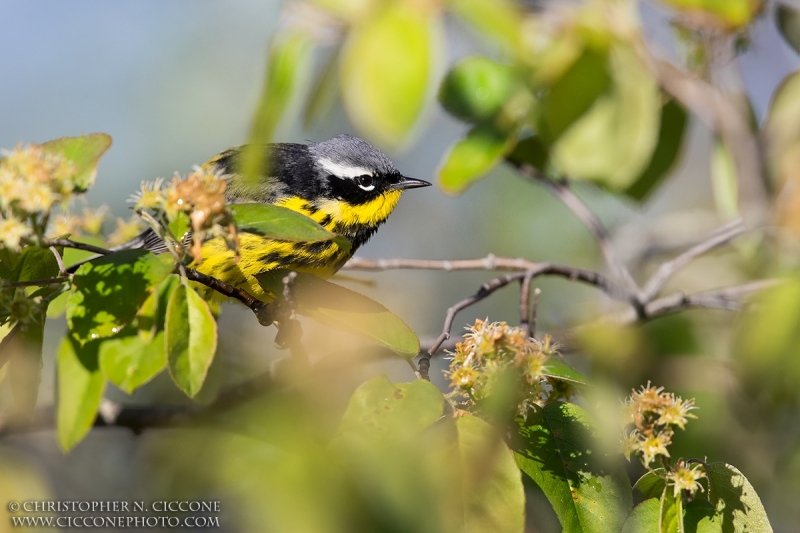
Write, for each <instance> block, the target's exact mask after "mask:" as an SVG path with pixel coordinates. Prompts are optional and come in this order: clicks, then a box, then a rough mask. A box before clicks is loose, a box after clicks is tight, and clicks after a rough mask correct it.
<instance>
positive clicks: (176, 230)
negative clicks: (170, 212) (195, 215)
mask: <svg viewBox="0 0 800 533" xmlns="http://www.w3.org/2000/svg"><path fill="white" fill-rule="evenodd" d="M191 227H192V226H191V221H190V220H189V215H187V214H186V213H183V212H180V213H178V214H176V215H175V218H174V219H172V220H170V222H169V230H170V231H171V232H172V235H173V236H174V237H175V238H176V239H177V240H178V241H179V242H182V241H183V238H184V237H185V236H186V233H188V232H189V230H190V229H191Z"/></svg>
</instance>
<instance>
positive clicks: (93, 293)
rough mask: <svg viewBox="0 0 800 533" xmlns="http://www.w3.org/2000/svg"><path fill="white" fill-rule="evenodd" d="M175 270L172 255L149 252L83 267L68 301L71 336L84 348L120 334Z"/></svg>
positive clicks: (122, 254) (121, 254)
mask: <svg viewBox="0 0 800 533" xmlns="http://www.w3.org/2000/svg"><path fill="white" fill-rule="evenodd" d="M173 268H174V266H173V262H172V257H171V256H170V255H169V254H162V255H154V254H152V253H150V252H148V251H145V250H123V251H121V252H117V253H114V254H111V255H107V256H104V257H100V258H98V259H95V260H94V261H90V262H89V263H86V264H84V265H81V266H80V267H79V268H78V270H77V271H76V272H75V277H74V278H73V284H74V287H73V289H72V292H71V294H70V296H69V300H68V301H67V323H68V324H69V328H70V333H71V334H72V335H73V337H75V338H76V339H77V340H78V341H80V342H81V344H84V343H86V342H88V341H90V340H92V339H99V338H104V337H109V336H111V335H114V334H116V333H118V332H119V331H120V330H121V329H122V327H123V326H125V325H126V324H128V323H129V322H130V321H131V320H133V318H134V316H136V311H137V310H138V309H139V307H140V306H141V305H142V303H143V302H144V300H145V299H146V298H147V296H148V295H149V291H150V290H152V287H154V286H155V285H157V284H158V283H160V282H161V280H163V279H164V278H165V277H166V276H167V275H169V273H170V272H171V271H172V269H173Z"/></svg>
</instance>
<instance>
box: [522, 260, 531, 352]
mask: <svg viewBox="0 0 800 533" xmlns="http://www.w3.org/2000/svg"><path fill="white" fill-rule="evenodd" d="M531 279H533V274H532V273H531V272H530V271H528V272H526V273H525V277H524V278H522V279H521V280H520V281H519V327H521V328H524V329H525V331H526V332H527V336H528V337H530V336H531V306H530V303H529V300H530V297H531Z"/></svg>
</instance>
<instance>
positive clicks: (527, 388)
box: [445, 320, 572, 416]
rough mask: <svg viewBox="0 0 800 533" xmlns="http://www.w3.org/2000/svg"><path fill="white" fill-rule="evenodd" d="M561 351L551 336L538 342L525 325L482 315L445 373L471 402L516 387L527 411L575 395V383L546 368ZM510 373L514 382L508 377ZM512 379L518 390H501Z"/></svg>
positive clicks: (517, 399)
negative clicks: (546, 372) (551, 375)
mask: <svg viewBox="0 0 800 533" xmlns="http://www.w3.org/2000/svg"><path fill="white" fill-rule="evenodd" d="M556 353H557V351H556V346H554V345H553V344H552V343H551V340H550V338H549V337H545V339H544V340H543V341H538V340H536V339H533V338H531V337H529V336H528V333H527V331H526V330H525V329H524V328H520V327H511V326H509V325H508V324H506V323H505V322H491V323H490V322H489V321H488V320H476V321H475V324H474V325H472V326H469V327H468V328H467V333H466V334H465V335H464V340H463V341H461V342H459V343H458V344H456V347H455V351H453V352H451V353H450V356H451V361H450V368H449V370H448V371H446V372H445V375H446V376H447V377H448V378H449V380H450V385H451V387H453V389H454V390H455V392H456V393H458V394H459V395H460V396H461V398H462V399H463V404H464V406H465V407H472V406H479V405H480V404H481V403H482V402H483V401H484V400H486V399H488V398H489V397H491V396H492V395H493V394H503V395H504V396H506V395H507V394H508V393H509V392H512V393H513V394H512V395H511V396H508V397H511V398H513V400H514V401H515V402H516V406H517V413H518V414H519V415H521V416H525V414H526V413H527V412H528V409H529V408H530V407H532V406H533V405H539V406H541V405H544V404H546V403H550V402H552V401H555V400H557V399H558V398H565V397H569V396H571V395H572V391H571V388H570V387H569V386H565V384H564V383H563V382H561V381H558V380H552V379H551V378H549V377H547V376H545V375H544V373H543V371H544V364H545V361H546V360H547V358H548V357H550V356H553V355H555V354H556ZM509 376H511V377H512V378H513V379H512V381H511V382H509V381H508V380H507V379H506V378H507V377H509ZM509 384H511V386H512V387H516V390H514V391H508V390H504V391H499V390H497V388H498V387H508V386H509Z"/></svg>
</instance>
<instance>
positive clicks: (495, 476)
mask: <svg viewBox="0 0 800 533" xmlns="http://www.w3.org/2000/svg"><path fill="white" fill-rule="evenodd" d="M456 428H457V430H458V451H459V457H460V460H461V476H462V487H463V488H462V492H463V493H464V500H465V501H464V524H465V526H466V530H467V531H470V532H473V533H479V532H485V533H494V532H498V531H502V532H504V533H506V532H507V533H511V532H515V531H516V532H519V533H522V532H523V531H525V492H524V489H523V487H522V478H521V476H520V471H519V468H518V467H517V465H516V463H515V462H514V455H513V454H512V453H509V451H510V450H508V448H507V446H506V444H505V442H503V441H502V439H501V437H500V434H499V432H498V431H497V429H496V428H493V427H492V426H491V425H489V424H488V423H486V422H484V421H483V420H481V419H480V418H477V417H475V416H473V415H470V414H467V415H464V416H462V417H459V418H458V419H457V420H456ZM487 470H489V471H488V472H487Z"/></svg>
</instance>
